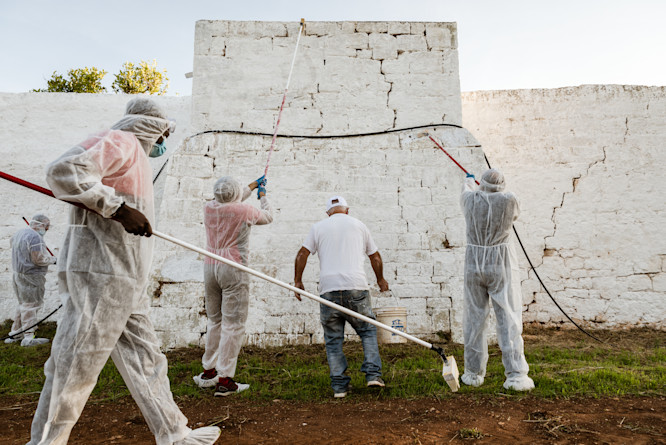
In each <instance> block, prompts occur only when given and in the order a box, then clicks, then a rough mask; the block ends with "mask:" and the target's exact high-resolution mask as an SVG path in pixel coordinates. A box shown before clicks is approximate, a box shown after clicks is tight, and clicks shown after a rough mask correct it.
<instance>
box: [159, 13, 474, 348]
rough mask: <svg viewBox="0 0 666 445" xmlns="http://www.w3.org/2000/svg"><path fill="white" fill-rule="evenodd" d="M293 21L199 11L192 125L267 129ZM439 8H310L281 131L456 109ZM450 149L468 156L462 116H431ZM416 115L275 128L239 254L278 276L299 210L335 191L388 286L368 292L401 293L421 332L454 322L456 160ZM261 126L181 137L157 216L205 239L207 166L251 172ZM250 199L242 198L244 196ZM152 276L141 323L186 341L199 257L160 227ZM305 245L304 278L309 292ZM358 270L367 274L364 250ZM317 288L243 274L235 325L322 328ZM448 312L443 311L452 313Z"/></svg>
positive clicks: (269, 334) (320, 212)
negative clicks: (397, 19)
mask: <svg viewBox="0 0 666 445" xmlns="http://www.w3.org/2000/svg"><path fill="white" fill-rule="evenodd" d="M298 26H299V25H298V23H273V22H268V23H266V22H264V23H259V22H226V21H200V22H197V26H196V39H195V41H196V43H195V58H194V79H193V114H192V122H193V123H192V125H193V129H194V131H207V130H244V131H254V132H262V133H269V134H270V133H272V132H273V129H274V123H275V121H276V118H277V110H278V108H279V105H280V101H281V99H282V94H283V91H284V85H285V82H286V79H287V75H288V70H289V67H290V62H291V57H292V54H293V51H294V47H295V43H296V38H297V33H298ZM456 46H457V45H456V28H455V24H453V23H387V22H340V23H337V22H309V23H307V26H306V29H305V34H304V35H303V36H302V38H301V42H300V48H299V52H298V56H297V59H296V63H295V66H294V72H293V77H292V81H291V85H290V87H289V95H288V98H287V101H286V104H285V109H284V112H283V116H282V121H281V126H280V133H281V134H299V135H329V136H330V135H339V134H355V133H363V132H375V131H384V130H391V129H396V128H404V127H410V126H419V125H428V124H453V125H459V124H460V123H461V109H460V86H459V80H458V57H457V48H456ZM435 133H436V134H438V135H439V137H441V138H442V139H443V141H444V143H445V144H446V146H447V147H448V148H449V149H451V150H452V152H453V153H455V154H456V155H457V156H460V157H461V158H462V159H463V160H464V161H465V162H467V163H468V164H470V165H477V166H480V165H481V163H482V157H481V151H480V150H478V148H475V147H476V146H477V145H478V144H477V142H476V141H475V140H474V138H473V137H472V136H471V135H470V134H469V133H468V132H467V131H465V130H464V129H461V128H455V127H441V128H440V129H439V130H436V131H435ZM417 134H418V131H406V132H399V133H392V134H384V135H377V136H368V137H356V138H346V139H335V138H331V139H328V138H327V139H308V138H297V139H288V138H280V139H278V143H277V149H276V151H275V152H274V154H273V156H272V158H271V167H270V168H271V169H270V172H269V178H270V179H269V184H268V186H269V187H268V196H269V199H270V200H271V202H272V203H273V205H274V207H275V208H276V215H275V221H274V222H273V224H271V225H270V226H264V227H256V228H254V229H253V235H252V255H251V257H250V265H251V266H252V267H254V268H256V269H258V270H260V271H261V272H264V273H266V274H268V275H271V276H274V277H276V278H278V279H280V280H282V281H285V282H288V283H291V282H292V280H293V262H294V257H295V255H296V252H297V251H298V249H299V248H300V246H301V244H302V242H303V240H304V239H305V236H306V235H307V232H308V230H309V228H310V226H311V225H312V224H313V223H314V222H316V221H318V220H320V219H322V218H323V217H325V213H324V209H325V208H324V203H325V200H326V198H327V197H329V196H330V195H332V194H335V193H340V194H342V195H344V196H345V197H346V198H347V200H348V201H349V203H350V206H351V212H350V213H351V214H352V215H354V216H356V217H358V218H360V219H361V220H362V221H363V222H365V223H366V225H367V226H368V227H369V229H370V230H371V232H372V233H373V235H374V238H375V241H376V243H377V245H378V247H379V250H380V252H381V254H382V256H383V258H384V263H385V264H384V271H385V275H386V278H387V279H388V281H389V283H390V285H391V287H392V288H393V289H394V290H395V293H396V295H397V296H398V297H399V301H398V302H396V301H394V300H393V299H391V298H387V297H381V296H379V295H378V293H377V292H376V290H377V289H376V285H375V286H374V288H375V289H374V290H373V297H374V298H375V305H376V306H395V305H396V304H399V305H403V306H406V307H407V311H408V322H407V323H408V330H409V332H411V333H413V334H416V335H419V336H423V337H425V338H433V337H435V333H436V332H439V331H441V332H448V331H450V330H451V329H452V325H453V329H454V330H456V329H457V330H459V328H458V326H459V324H460V319H461V314H460V313H458V314H457V315H455V314H454V313H452V309H453V310H455V309H456V306H455V304H454V303H453V302H454V301H459V300H460V295H461V291H462V281H461V280H462V274H461V271H462V269H461V268H460V259H461V255H463V252H462V249H461V246H462V238H461V237H462V234H463V228H462V223H463V222H462V217H461V214H460V209H459V206H458V201H457V200H458V193H459V189H460V183H461V176H460V174H459V173H458V172H457V171H456V170H455V169H454V168H453V167H452V166H451V164H450V162H447V161H446V160H445V158H444V156H443V155H442V153H441V152H438V151H436V150H435V149H434V148H433V145H432V143H431V142H430V141H429V140H428V139H425V138H423V137H421V138H418V137H417ZM269 146H270V137H262V136H250V135H237V134H236V135H234V134H217V135H212V134H208V135H203V136H198V137H195V138H192V139H191V140H190V141H188V142H187V143H186V144H185V145H184V146H183V148H182V150H181V151H180V152H179V153H178V155H177V156H174V157H173V158H172V159H173V161H174V162H173V163H171V164H170V166H169V170H168V178H167V184H166V195H165V196H169V197H175V199H169V200H168V201H166V200H165V202H164V203H163V207H162V212H161V217H160V218H161V225H160V229H161V230H164V231H166V232H167V233H171V234H173V235H175V236H180V237H182V238H183V239H184V240H186V241H189V242H191V243H193V244H197V245H204V228H203V226H202V221H201V220H202V208H203V204H204V201H205V200H206V199H211V198H212V197H213V195H212V186H213V183H214V182H215V180H216V179H217V178H219V177H220V176H223V175H233V176H236V177H238V178H239V179H240V180H241V181H244V182H245V183H247V182H250V181H251V180H253V179H255V178H256V177H258V176H260V175H261V174H262V172H263V169H264V165H265V162H266V159H267V155H268V152H267V150H268V148H269ZM253 201H254V202H255V205H256V200H254V199H253V200H251V201H250V202H253ZM158 249H163V250H160V251H159V252H158V256H157V258H156V272H155V281H154V286H153V289H152V292H153V294H154V296H155V299H154V300H153V304H154V306H155V308H154V311H155V312H154V313H156V314H160V315H159V316H158V317H155V320H156V328H157V329H158V331H159V332H160V333H161V335H162V339H163V341H164V343H165V345H167V346H175V345H181V344H187V343H197V342H200V341H201V339H202V335H203V333H204V332H205V321H206V319H205V313H204V312H203V285H202V283H201V281H202V278H203V266H202V259H201V258H199V257H198V255H196V254H191V253H188V252H184V251H183V250H182V249H179V248H174V247H173V246H170V245H167V244H166V243H159V245H158ZM318 267H319V266H318V262H317V258H316V257H311V259H310V261H309V265H308V267H307V269H306V274H305V281H304V282H305V284H306V286H307V289H308V290H309V291H311V292H315V293H316V292H317V277H318V272H319V270H318ZM366 269H367V270H366V273H367V274H368V279H369V281H370V283H374V274H373V273H372V271H371V269H370V266H369V264H367V265H366ZM318 311H319V308H318V304H317V303H314V302H311V301H309V300H305V301H303V302H300V303H299V302H298V301H297V300H295V299H294V298H293V297H292V296H291V295H290V294H289V292H287V291H286V290H284V289H282V288H279V287H277V286H275V285H272V284H268V283H266V282H263V281H260V280H258V279H253V280H252V287H251V305H250V316H249V321H248V341H249V342H251V343H255V344H263V345H266V344H284V343H310V342H313V341H314V342H319V341H321V340H322V332H321V327H320V324H319V316H318ZM452 314H453V315H452Z"/></svg>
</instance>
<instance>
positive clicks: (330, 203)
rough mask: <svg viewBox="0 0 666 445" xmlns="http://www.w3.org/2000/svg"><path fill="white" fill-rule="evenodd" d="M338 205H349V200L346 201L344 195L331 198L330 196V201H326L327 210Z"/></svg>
mask: <svg viewBox="0 0 666 445" xmlns="http://www.w3.org/2000/svg"><path fill="white" fill-rule="evenodd" d="M337 206H344V207H349V206H348V205H347V201H345V198H343V197H342V196H331V197H330V198H328V201H326V211H327V212H328V211H329V210H331V209H332V208H333V207H337Z"/></svg>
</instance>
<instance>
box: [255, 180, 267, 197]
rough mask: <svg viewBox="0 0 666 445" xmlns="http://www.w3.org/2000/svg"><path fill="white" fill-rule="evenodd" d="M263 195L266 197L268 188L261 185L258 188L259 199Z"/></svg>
mask: <svg viewBox="0 0 666 445" xmlns="http://www.w3.org/2000/svg"><path fill="white" fill-rule="evenodd" d="M264 181H265V179H264ZM262 193H263V194H264V195H266V187H264V186H263V185H260V186H258V187H257V199H261V194H262Z"/></svg>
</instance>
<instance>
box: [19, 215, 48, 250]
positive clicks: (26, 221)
mask: <svg viewBox="0 0 666 445" xmlns="http://www.w3.org/2000/svg"><path fill="white" fill-rule="evenodd" d="M21 218H23V221H25V223H26V224H27V225H28V227H30V223H29V222H28V220H27V219H25V216H22V217H21ZM44 247H46V250H48V252H49V253H50V254H51V256H55V255H53V252H51V249H49V246H47V245H46V243H44Z"/></svg>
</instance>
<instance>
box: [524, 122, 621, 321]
mask: <svg viewBox="0 0 666 445" xmlns="http://www.w3.org/2000/svg"><path fill="white" fill-rule="evenodd" d="M625 124H626V125H627V130H626V131H627V132H628V131H629V128H628V119H627V120H626V121H625ZM625 137H626V133H625ZM601 149H602V151H603V153H604V155H603V157H602V158H601V159H596V160H594V161H592V162H591V163H590V164H589V165H588V166H587V168H586V169H585V172H584V173H581V174H579V175H578V176H574V177H573V178H571V191H566V192H563V193H562V199H561V200H560V203H559V205H557V206H555V207H553V213H552V214H551V217H550V220H551V222H552V223H553V233H552V235H547V236H545V237H544V239H543V242H544V244H543V245H544V249H543V254H542V255H541V256H540V261H539V263H538V264H537V263H534V269H537V268H539V267H540V266H542V265H543V264H544V259H545V258H546V257H548V256H554V255H555V254H557V253H558V251H557V249H549V248H548V247H546V246H547V245H548V239H549V238H554V237H555V233H556V232H557V221H556V216H557V210H558V209H562V208H563V207H564V200H565V199H566V197H567V195H569V194H573V193H575V192H576V189H577V187H578V183H579V182H580V180H581V179H583V178H586V177H588V176H589V175H590V170H591V169H592V168H593V167H594V166H595V165H597V164H600V163H601V164H604V163H605V162H606V159H607V157H608V154H607V153H606V147H605V146H604V147H601ZM535 278H536V277H535V276H534V272H533V271H532V270H531V269H530V270H528V271H527V278H525V279H524V280H521V281H520V284H521V287H522V286H523V285H524V284H525V282H526V281H529V280H532V279H535ZM565 289H566V287H565ZM541 291H542V289H541V285H539V291H538V292H541ZM538 292H534V293H533V295H532V301H531V302H530V303H527V304H526V309H525V311H526V312H528V311H529V310H530V306H531V305H533V304H536V294H537V293H538Z"/></svg>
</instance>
